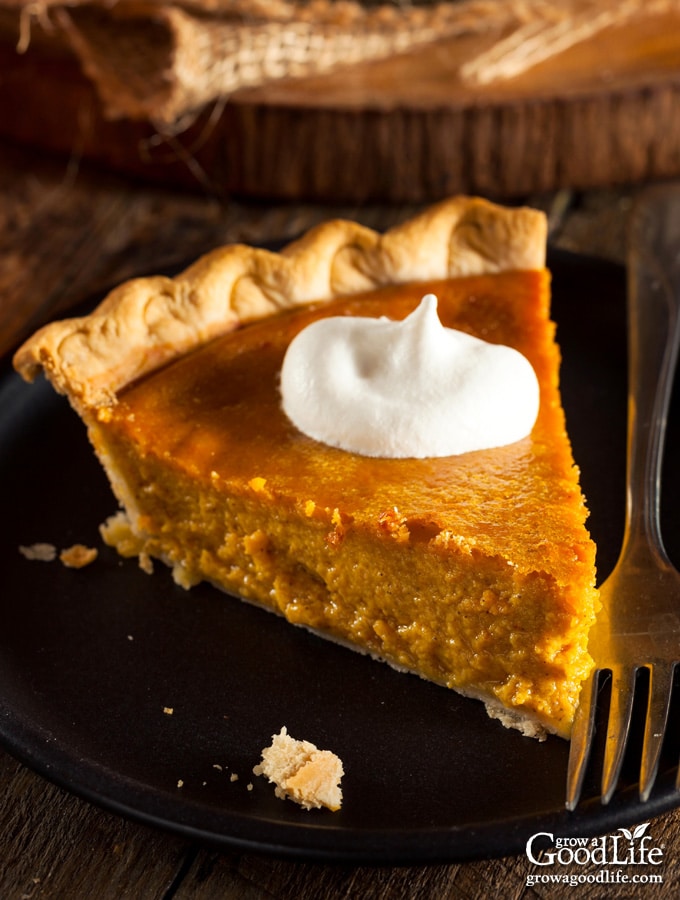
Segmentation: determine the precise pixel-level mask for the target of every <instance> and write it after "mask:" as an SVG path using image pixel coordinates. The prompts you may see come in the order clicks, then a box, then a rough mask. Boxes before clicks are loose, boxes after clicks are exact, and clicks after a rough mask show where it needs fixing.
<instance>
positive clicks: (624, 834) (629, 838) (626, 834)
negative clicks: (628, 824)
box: [619, 828, 633, 841]
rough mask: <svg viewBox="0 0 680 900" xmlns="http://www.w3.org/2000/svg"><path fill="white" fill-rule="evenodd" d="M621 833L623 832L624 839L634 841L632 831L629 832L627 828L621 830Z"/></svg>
mask: <svg viewBox="0 0 680 900" xmlns="http://www.w3.org/2000/svg"><path fill="white" fill-rule="evenodd" d="M619 831H620V832H621V834H623V836H624V837H627V838H628V840H629V841H632V840H633V835H632V833H631V832H630V831H628V829H627V828H619Z"/></svg>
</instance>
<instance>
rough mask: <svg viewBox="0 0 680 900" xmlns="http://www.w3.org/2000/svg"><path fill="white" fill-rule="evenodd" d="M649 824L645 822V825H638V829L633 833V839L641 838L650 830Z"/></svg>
mask: <svg viewBox="0 0 680 900" xmlns="http://www.w3.org/2000/svg"><path fill="white" fill-rule="evenodd" d="M649 824H650V823H649V822H645V823H644V825H638V826H637V828H636V829H635V830H634V831H633V839H636V838H640V837H642V835H643V834H644V833H645V831H647V829H648V828H649Z"/></svg>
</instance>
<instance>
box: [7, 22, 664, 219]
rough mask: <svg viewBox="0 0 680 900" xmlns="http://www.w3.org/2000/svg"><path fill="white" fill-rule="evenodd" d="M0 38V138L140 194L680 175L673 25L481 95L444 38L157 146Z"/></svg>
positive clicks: (328, 197)
mask: <svg viewBox="0 0 680 900" xmlns="http://www.w3.org/2000/svg"><path fill="white" fill-rule="evenodd" d="M1 30H2V29H0V31H1ZM15 31H16V26H15ZM36 32H37V27H36ZM11 33H12V30H11V28H8V26H7V24H6V25H5V34H6V36H5V39H4V40H2V41H0V67H1V68H2V70H3V72H4V77H3V79H0V106H2V107H3V108H4V109H6V110H7V112H6V114H5V115H3V116H2V117H0V134H4V135H6V136H8V137H12V138H14V139H16V140H20V141H22V142H24V143H26V144H30V145H32V146H38V147H44V148H47V149H51V150H57V151H59V152H60V153H62V154H67V155H71V156H75V157H76V158H86V159H91V160H96V161H98V162H100V163H102V164H104V165H106V166H107V167H109V168H111V169H113V170H115V171H119V172H124V173H127V174H134V175H136V176H138V177H141V178H144V179H146V180H148V181H155V182H163V183H165V184H168V185H169V184H173V185H181V186H184V187H189V188H192V189H194V190H197V189H198V190H204V191H208V192H210V193H214V194H218V195H220V194H221V195H236V196H246V197H250V198H257V197H261V198H267V199H270V200H271V199H274V198H276V199H279V200H285V199H288V200H298V201H299V200H303V199H308V200H314V201H318V200H323V201H327V202H366V201H378V202H384V201H391V202H407V203H422V202H430V201H432V200H436V199H439V198H441V197H442V196H444V195H446V194H451V193H456V192H471V193H483V194H486V195H489V196H494V197H498V198H510V197H518V196H522V195H525V194H527V193H536V192H542V191H553V190H557V189H560V188H565V187H568V188H576V189H592V188H596V187H607V186H613V185H621V184H625V183H634V182H638V181H642V180H644V179H650V178H664V177H673V176H675V175H678V174H680V64H679V62H678V61H679V60H680V13H678V14H674V15H666V16H661V17H656V18H652V19H650V20H649V21H646V22H645V23H644V24H643V25H637V24H636V25H634V26H633V25H628V26H619V27H611V28H609V29H607V30H605V31H604V32H603V33H602V34H600V35H598V37H597V38H596V39H593V40H591V41H586V42H584V43H582V44H579V45H577V46H575V47H572V48H570V49H569V50H567V51H565V52H563V53H561V54H560V55H559V56H557V57H555V58H553V59H550V60H548V61H547V62H544V63H542V64H541V65H540V66H537V67H535V68H532V69H530V70H529V71H527V72H525V73H522V74H521V75H519V76H517V77H515V78H512V79H509V80H506V81H500V82H493V83H491V84H488V85H477V86H471V85H469V84H467V83H464V82H462V81H461V79H460V77H459V73H458V69H459V65H460V63H461V61H462V60H464V59H466V58H469V57H470V56H474V54H475V53H476V52H478V51H479V49H480V38H478V37H469V38H462V39H455V40H451V39H449V40H442V41H439V42H436V43H434V44H433V45H431V46H428V47H427V48H425V49H421V50H418V51H413V52H411V53H408V54H403V55H399V56H395V57H392V58H390V59H387V60H381V61H378V62H372V63H364V64H361V65H355V66H352V67H348V68H346V69H342V70H339V71H337V72H332V73H329V74H326V75H319V76H316V77H307V78H304V79H303V78H300V79H289V80H281V81H279V82H275V83H273V84H271V85H268V86H267V87H266V88H253V89H248V90H242V91H239V92H237V93H235V94H233V95H232V96H231V97H229V98H228V100H225V101H224V102H223V103H219V104H217V105H216V106H213V107H211V108H210V109H208V110H207V111H205V112H204V113H203V114H201V115H199V116H198V118H197V120H196V121H195V122H194V123H193V124H192V125H191V127H189V128H188V129H187V130H185V131H179V132H176V131H175V132H173V131H168V130H167V129H166V130H165V131H164V132H163V133H161V132H160V131H158V130H156V129H155V128H154V127H153V126H152V125H151V124H149V123H144V122H132V121H129V120H117V121H111V120H107V119H105V118H104V116H103V114H102V112H101V103H100V102H99V100H98V98H97V96H96V94H95V91H94V88H93V87H92V85H91V84H90V83H89V82H88V81H87V80H86V79H85V78H84V77H83V75H82V73H81V71H80V69H79V68H78V65H77V64H76V62H75V60H74V59H72V58H69V56H68V55H67V54H65V53H64V51H63V48H54V47H52V46H50V44H49V41H46V40H45V39H44V36H43V40H39V39H37V38H36V40H35V42H34V43H32V44H31V45H30V46H29V48H28V51H27V52H26V53H24V54H22V55H18V54H17V53H16V49H15V42H12V41H10V40H9V37H8V35H10V34H11Z"/></svg>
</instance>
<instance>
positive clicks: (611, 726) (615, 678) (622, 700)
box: [602, 666, 637, 804]
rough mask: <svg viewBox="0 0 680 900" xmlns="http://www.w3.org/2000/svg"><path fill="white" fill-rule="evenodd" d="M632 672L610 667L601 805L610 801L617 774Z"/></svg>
mask: <svg viewBox="0 0 680 900" xmlns="http://www.w3.org/2000/svg"><path fill="white" fill-rule="evenodd" d="M636 673H637V669H636V668H635V667H634V666H633V667H628V666H613V667H612V687H611V702H610V706H609V721H608V723H607V740H606V743H605V747H604V763H603V769H602V803H605V804H606V803H609V801H610V800H611V798H612V795H613V794H614V791H615V790H616V783H617V781H618V780H619V775H620V773H621V766H622V764H623V756H624V752H625V749H626V744H627V742H628V732H629V730H630V720H631V716H632V712H633V697H634V695H635V676H636Z"/></svg>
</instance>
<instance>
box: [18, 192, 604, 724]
mask: <svg viewBox="0 0 680 900" xmlns="http://www.w3.org/2000/svg"><path fill="white" fill-rule="evenodd" d="M545 246H546V222H545V217H544V216H543V215H542V214H541V213H540V212H538V211H535V210H531V209H526V208H520V209H508V208H504V207H500V206H498V205H494V204H491V203H489V202H487V201H484V200H481V199H477V198H465V197H463V198H460V197H459V198H453V199H451V200H448V201H445V202H443V203H441V204H438V205H436V206H434V207H432V208H430V209H428V210H426V211H425V212H424V213H422V214H421V215H419V216H417V217H415V218H414V219H412V220H410V221H409V222H407V223H405V224H403V225H400V226H398V227H396V228H393V229H391V230H390V231H388V232H387V233H385V234H383V235H380V234H377V233H376V232H373V231H371V230H370V229H367V228H364V227H362V226H359V225H357V224H355V223H351V222H346V221H333V222H329V223H326V224H324V225H321V226H319V227H317V228H316V229H313V230H312V231H310V232H309V233H308V234H307V235H306V236H305V237H303V238H302V239H301V240H299V241H296V242H295V243H293V244H291V245H290V246H289V247H287V248H285V249H284V250H283V251H282V252H281V253H280V254H274V253H270V252H267V251H264V250H260V249H254V248H248V247H245V246H241V245H238V246H233V247H227V248H223V249H220V250H216V251H213V252H212V253H210V254H208V255H207V256H205V257H203V258H202V259H200V260H199V261H198V262H197V263H195V264H194V265H193V266H191V267H190V268H189V269H187V270H186V271H185V272H184V273H182V274H181V275H179V276H177V277H176V278H174V279H170V278H162V277H158V278H145V279H137V280H134V281H131V282H128V283H127V284H124V285H122V286H121V287H120V288H118V289H117V290H116V291H114V292H113V293H112V294H111V295H110V296H109V297H108V298H106V300H105V301H104V302H103V303H102V304H101V305H100V307H99V308H98V309H97V310H95V311H94V313H92V314H91V315H90V316H87V317H83V318H79V319H72V320H69V321H66V322H58V323H53V324H51V325H48V326H46V327H45V328H43V329H42V330H41V331H39V332H38V333H37V334H36V335H35V336H34V337H33V338H31V339H30V340H29V341H28V342H27V343H26V344H25V345H24V346H23V347H22V348H20V350H19V351H18V352H17V354H16V356H15V365H16V367H17V369H18V370H19V371H20V372H21V373H22V374H23V375H24V377H26V378H27V379H29V380H30V379H32V378H34V377H35V375H36V374H37V373H38V372H39V371H40V369H44V371H45V373H46V374H47V376H48V378H50V379H51V381H52V383H53V384H54V386H55V388H56V389H57V390H58V391H61V392H63V393H66V394H67V395H68V397H69V399H70V400H71V402H72V404H73V406H74V407H75V408H76V410H77V411H78V412H79V413H80V415H81V416H82V418H83V419H84V421H85V422H86V424H87V426H88V431H89V435H90V439H91V441H92V443H93V445H94V447H95V449H96V452H97V454H98V455H99V458H100V460H101V461H102V463H103V465H104V467H105V469H106V471H107V473H108V475H109V478H110V480H111V483H112V487H113V489H114V492H115V494H116V496H117V497H118V500H119V501H120V503H121V505H122V507H123V510H124V512H123V513H121V514H119V515H118V516H116V517H113V518H112V519H111V520H110V521H109V523H108V524H107V526H106V527H105V529H104V536H105V539H106V540H107V541H108V542H109V543H111V544H113V545H114V546H116V547H117V549H118V550H119V552H121V553H122V554H123V555H135V556H139V558H140V561H141V562H142V563H143V565H144V566H145V567H146V568H147V569H150V568H151V560H152V559H153V558H159V559H162V560H163V561H165V562H166V563H168V564H169V565H170V566H172V569H173V574H174V577H175V580H176V581H177V582H178V583H180V584H182V585H184V586H186V587H190V586H191V585H192V584H195V583H196V582H198V581H200V580H209V581H211V582H213V583H215V584H216V585H218V586H219V587H221V588H223V589H225V590H227V591H228V592H230V593H234V594H237V595H239V596H241V597H243V598H244V599H246V600H249V601H252V602H255V603H257V604H259V605H262V606H265V607H266V608H268V609H270V610H273V611H275V612H277V613H280V614H282V615H283V616H285V617H286V618H287V619H288V620H289V621H291V622H293V623H295V624H298V625H302V626H305V627H307V628H311V629H313V630H314V631H317V632H318V633H320V634H323V635H325V636H327V637H330V638H332V639H334V640H337V641H340V642H343V643H346V644H348V645H349V646H351V647H353V648H355V649H359V650H362V651H364V652H368V653H370V654H371V655H373V656H375V657H377V658H380V659H383V660H385V661H387V662H388V663H390V664H391V665H393V666H395V667H396V668H399V669H405V670H408V671H412V672H415V673H417V674H419V675H421V676H422V677H425V678H428V679H430V680H433V681H436V682H438V683H441V684H443V685H446V686H447V687H450V688H453V689H455V690H457V691H460V692H461V693H464V694H466V695H469V696H473V697H478V698H480V699H482V700H484V702H485V703H486V704H487V709H488V710H489V712H490V713H491V714H492V715H494V716H496V717H498V718H500V719H501V720H502V721H503V723H504V724H506V725H511V726H513V727H518V728H520V729H521V730H522V731H524V733H526V734H531V735H534V736H543V735H544V734H545V732H546V731H551V732H555V733H557V734H559V735H561V736H563V737H568V736H569V733H570V729H571V723H572V719H573V713H574V709H575V704H576V701H577V698H578V692H579V688H580V683H581V681H582V680H583V678H585V676H586V675H587V673H588V671H589V669H590V667H591V664H592V662H591V660H590V657H589V656H588V653H587V635H588V631H589V629H590V627H591V625H592V622H593V620H594V616H595V612H596V607H597V593H596V590H595V586H594V585H595V567H594V559H595V548H594V545H593V543H592V541H591V539H590V537H589V535H588V533H587V531H586V528H585V524H584V523H585V519H586V516H587V512H586V508H585V504H584V499H583V496H582V494H581V491H580V488H579V484H578V470H577V469H576V467H575V466H574V461H573V458H572V454H571V448H570V445H569V441H568V437H567V434H566V430H565V422H564V414H563V411H562V408H561V404H560V398H559V389H558V370H559V351H558V349H557V346H556V344H555V342H554V326H553V324H552V322H551V321H550V319H549V275H548V273H547V272H546V270H545ZM428 291H433V292H435V293H437V294H438V296H439V297H440V315H441V316H442V320H443V321H444V322H445V324H449V325H450V326H451V327H460V328H463V329H464V330H468V331H470V332H471V333H475V334H477V335H478V336H482V337H485V338H486V339H489V340H496V341H500V342H504V343H510V344H511V345H515V346H517V348H518V349H520V350H522V352H524V353H525V355H527V356H528V358H529V359H530V361H531V362H532V363H533V365H534V368H535V369H536V371H537V375H538V377H539V383H540V386H541V411H540V413H539V418H538V421H537V424H536V426H535V428H534V431H533V432H532V435H531V436H530V437H528V438H527V439H525V440H524V441H520V442H517V443H516V444H514V445H510V446H509V447H504V448H498V449H497V450H491V451H481V452H479V453H472V454H463V455H462V456H460V457H448V458H443V459H439V460H437V459H434V460H417V461H416V460H399V461H397V460H375V459H370V460H369V459H367V458H365V457H358V456H356V455H354V454H351V453H346V452H345V451H341V450H337V449H335V448H330V447H327V446H326V445H323V444H319V443H317V442H315V441H313V440H312V439H310V438H307V437H305V436H304V435H301V434H300V433H299V432H297V431H296V429H295V428H294V426H292V424H291V423H289V422H288V421H287V419H286V418H285V415H284V414H283V412H282V410H281V409H280V402H279V398H278V387H277V372H278V368H277V367H279V366H280V361H281V359H282V354H283V353H284V352H285V347H286V346H287V343H288V342H289V340H290V339H291V335H292V334H294V333H296V330H299V329H300V328H301V327H303V326H304V324H305V323H306V322H308V321H310V320H311V319H312V318H314V317H318V316H321V315H324V314H328V312H329V311H332V312H338V311H339V312H341V313H343V314H346V313H352V314H359V315H375V314H378V315H380V314H387V315H391V316H393V317H395V318H399V317H403V315H405V314H408V312H409V311H410V309H412V308H413V307H414V305H416V304H417V302H418V301H419V299H420V297H421V296H422V294H423V293H426V292H428Z"/></svg>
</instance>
